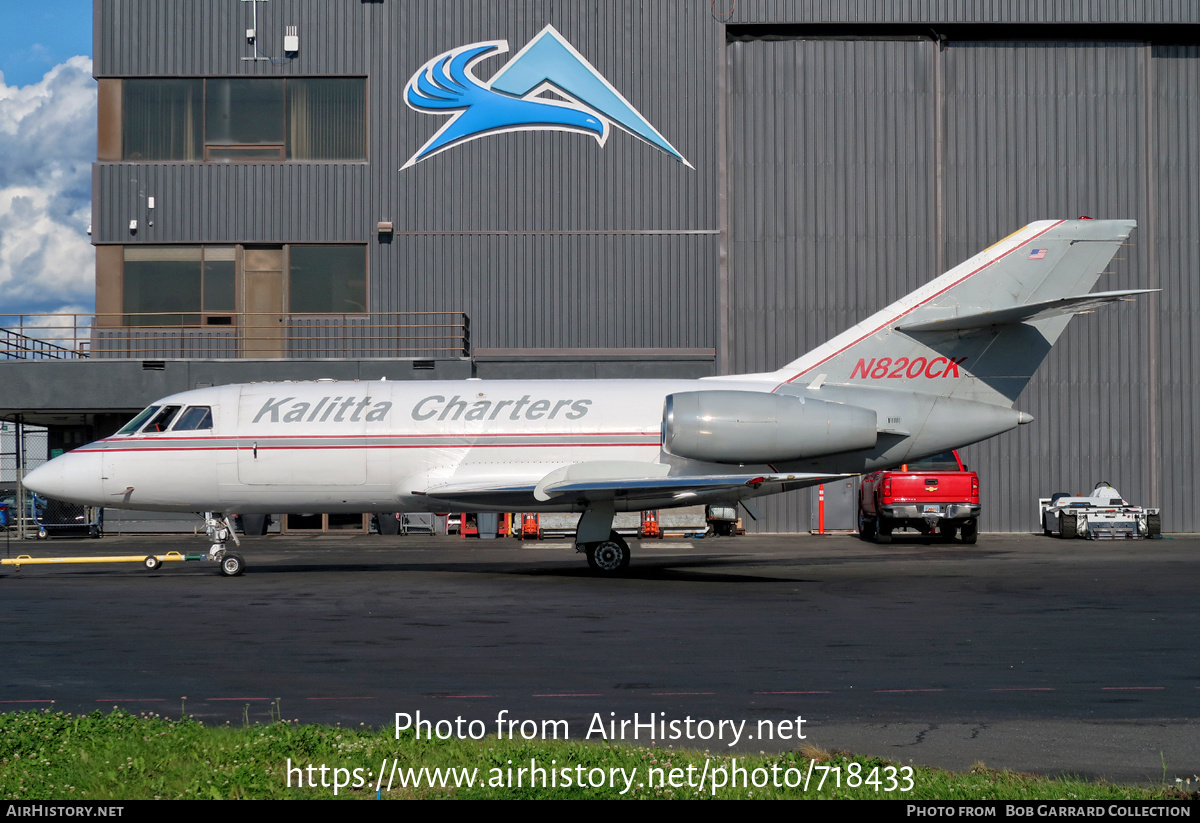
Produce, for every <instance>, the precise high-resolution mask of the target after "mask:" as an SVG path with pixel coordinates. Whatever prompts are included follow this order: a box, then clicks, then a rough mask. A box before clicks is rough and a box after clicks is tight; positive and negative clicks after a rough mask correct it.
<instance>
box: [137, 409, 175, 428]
mask: <svg viewBox="0 0 1200 823" xmlns="http://www.w3.org/2000/svg"><path fill="white" fill-rule="evenodd" d="M179 408H180V407H179V406H163V410H162V411H160V412H159V413H158V414H157V415H155V416H154V418H153V419H151V421H150V422H149V423H147V424H146V428H144V429H143V430H142V433H143V434H156V433H157V432H165V431H166V430H167V428H168V427H170V425H171V420H173V419H174V417H175V415H177V414H178V413H179Z"/></svg>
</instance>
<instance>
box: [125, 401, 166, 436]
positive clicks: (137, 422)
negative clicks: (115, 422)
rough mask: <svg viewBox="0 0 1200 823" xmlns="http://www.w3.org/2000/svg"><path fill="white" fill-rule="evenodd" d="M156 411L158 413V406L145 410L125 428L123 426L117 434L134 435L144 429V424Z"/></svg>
mask: <svg viewBox="0 0 1200 823" xmlns="http://www.w3.org/2000/svg"><path fill="white" fill-rule="evenodd" d="M156 411H158V406H151V407H150V408H148V409H146V410H144V411H143V412H142V413H141V414H139V415H138V416H137V417H135V418H133V419H132V420H130V421H129V422H128V423H126V424H125V425H124V426H122V427H121V429H120V431H118V432H117V434H118V435H121V434H133V433H134V432H135V431H137V430H138V429H140V428H141V427H142V424H143V423H145V422H146V420H147V419H148V418H149V417H150V415H152V414H154V413H155V412H156Z"/></svg>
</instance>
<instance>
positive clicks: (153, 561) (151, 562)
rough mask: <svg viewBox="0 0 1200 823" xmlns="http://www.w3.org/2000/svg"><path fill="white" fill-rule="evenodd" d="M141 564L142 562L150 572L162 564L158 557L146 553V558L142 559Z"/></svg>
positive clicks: (156, 569)
mask: <svg viewBox="0 0 1200 823" xmlns="http://www.w3.org/2000/svg"><path fill="white" fill-rule="evenodd" d="M142 564H143V565H144V566H145V567H146V568H147V569H148V570H149V571H152V572H153V571H158V569H159V567H161V566H162V561H161V560H159V559H158V558H157V557H155V556H154V555H152V554H148V555H146V559H145V560H143V561H142Z"/></svg>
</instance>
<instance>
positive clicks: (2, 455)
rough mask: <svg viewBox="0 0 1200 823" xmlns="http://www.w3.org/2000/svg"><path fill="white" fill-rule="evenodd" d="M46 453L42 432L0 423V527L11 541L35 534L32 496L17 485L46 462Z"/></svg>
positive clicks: (37, 429)
mask: <svg viewBox="0 0 1200 823" xmlns="http://www.w3.org/2000/svg"><path fill="white" fill-rule="evenodd" d="M48 452H49V440H48V432H47V431H46V430H45V429H43V428H41V427H40V426H27V425H23V424H20V423H13V422H11V421H0V523H2V524H3V528H5V529H6V530H8V531H9V532H10V534H11V536H13V537H18V538H20V537H25V536H27V535H33V534H37V523H36V521H35V519H34V516H33V515H34V509H33V500H32V495H30V493H29V492H28V491H27V490H25V489H24V488H22V486H21V482H20V481H21V478H22V477H24V476H25V475H26V474H28V473H29V472H31V471H33V470H34V469H35V468H37V467H38V466H40V465H42V464H43V463H45V462H46V459H47V455H48Z"/></svg>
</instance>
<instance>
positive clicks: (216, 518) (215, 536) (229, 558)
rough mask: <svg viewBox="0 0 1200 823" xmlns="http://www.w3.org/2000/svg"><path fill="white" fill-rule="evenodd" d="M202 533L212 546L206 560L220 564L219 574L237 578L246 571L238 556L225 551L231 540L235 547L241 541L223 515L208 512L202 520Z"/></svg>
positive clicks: (244, 564)
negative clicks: (231, 539)
mask: <svg viewBox="0 0 1200 823" xmlns="http://www.w3.org/2000/svg"><path fill="white" fill-rule="evenodd" d="M204 533H205V534H207V535H208V539H209V540H210V541H211V543H212V545H211V546H209V547H208V559H209V560H215V561H217V562H218V563H220V569H221V574H223V575H225V576H226V577H237V576H238V575H239V574H241V573H242V572H243V571H245V570H246V561H245V560H243V559H242V556H241V555H240V554H237V553H235V552H231V551H226V549H225V544H226V543H228V542H229V539H230V538H233V544H234V545H235V546H241V545H242V541H240V540H238V536H237V534H236V533H234V530H233V523H232V522H231V521H230V519H229V517H228V516H226V515H223V514H214V513H212V512H208V513H206V514H205V518H204Z"/></svg>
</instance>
